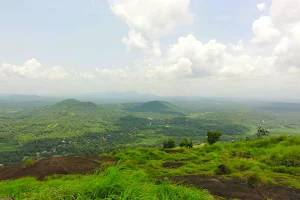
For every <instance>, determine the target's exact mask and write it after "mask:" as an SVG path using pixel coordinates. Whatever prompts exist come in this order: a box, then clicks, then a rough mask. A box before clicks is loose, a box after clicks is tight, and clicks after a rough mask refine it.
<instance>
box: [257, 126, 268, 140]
mask: <svg viewBox="0 0 300 200" xmlns="http://www.w3.org/2000/svg"><path fill="white" fill-rule="evenodd" d="M268 135H269V131H267V130H266V129H264V128H263V127H261V126H259V127H258V128H257V133H256V137H257V138H261V137H263V136H268Z"/></svg>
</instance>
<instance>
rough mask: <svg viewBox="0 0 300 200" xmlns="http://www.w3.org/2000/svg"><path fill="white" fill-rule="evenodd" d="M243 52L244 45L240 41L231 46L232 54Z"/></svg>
mask: <svg viewBox="0 0 300 200" xmlns="http://www.w3.org/2000/svg"><path fill="white" fill-rule="evenodd" d="M243 50H244V44H243V41H242V40H240V41H238V43H237V44H236V45H234V46H232V51H233V52H241V51H243Z"/></svg>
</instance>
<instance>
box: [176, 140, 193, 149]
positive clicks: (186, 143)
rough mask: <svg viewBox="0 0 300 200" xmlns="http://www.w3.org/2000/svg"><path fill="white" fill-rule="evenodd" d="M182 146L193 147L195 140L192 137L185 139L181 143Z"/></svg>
mask: <svg viewBox="0 0 300 200" xmlns="http://www.w3.org/2000/svg"><path fill="white" fill-rule="evenodd" d="M179 146H180V147H187V148H193V141H192V140H190V139H186V138H185V139H184V140H182V141H181V142H180V144H179Z"/></svg>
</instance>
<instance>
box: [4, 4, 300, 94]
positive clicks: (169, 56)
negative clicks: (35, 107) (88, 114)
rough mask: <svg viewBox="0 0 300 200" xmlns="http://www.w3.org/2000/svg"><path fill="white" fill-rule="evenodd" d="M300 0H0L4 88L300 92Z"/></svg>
mask: <svg viewBox="0 0 300 200" xmlns="http://www.w3.org/2000/svg"><path fill="white" fill-rule="evenodd" d="M299 10H300V0H265V1H264V0H243V1H241V0H226V1H223V0H64V1H61V0H52V1H40V0H21V1H20V0H10V1H7V0H0V93H22V94H66V93H67V94H74V93H76V94H78V93H88V92H101V91H137V92H148V93H153V94H157V95H190V96H214V97H217V96H218V97H244V98H270V99H272V98H274V99H275V98H276V99H280V98H282V99H289V98H291V99H294V98H300V97H299V94H300V12H299Z"/></svg>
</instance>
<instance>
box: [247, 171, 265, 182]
mask: <svg viewBox="0 0 300 200" xmlns="http://www.w3.org/2000/svg"><path fill="white" fill-rule="evenodd" d="M261 182H262V178H261V176H260V175H259V174H258V173H251V174H249V175H248V176H247V183H248V184H250V185H259V184H261Z"/></svg>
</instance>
